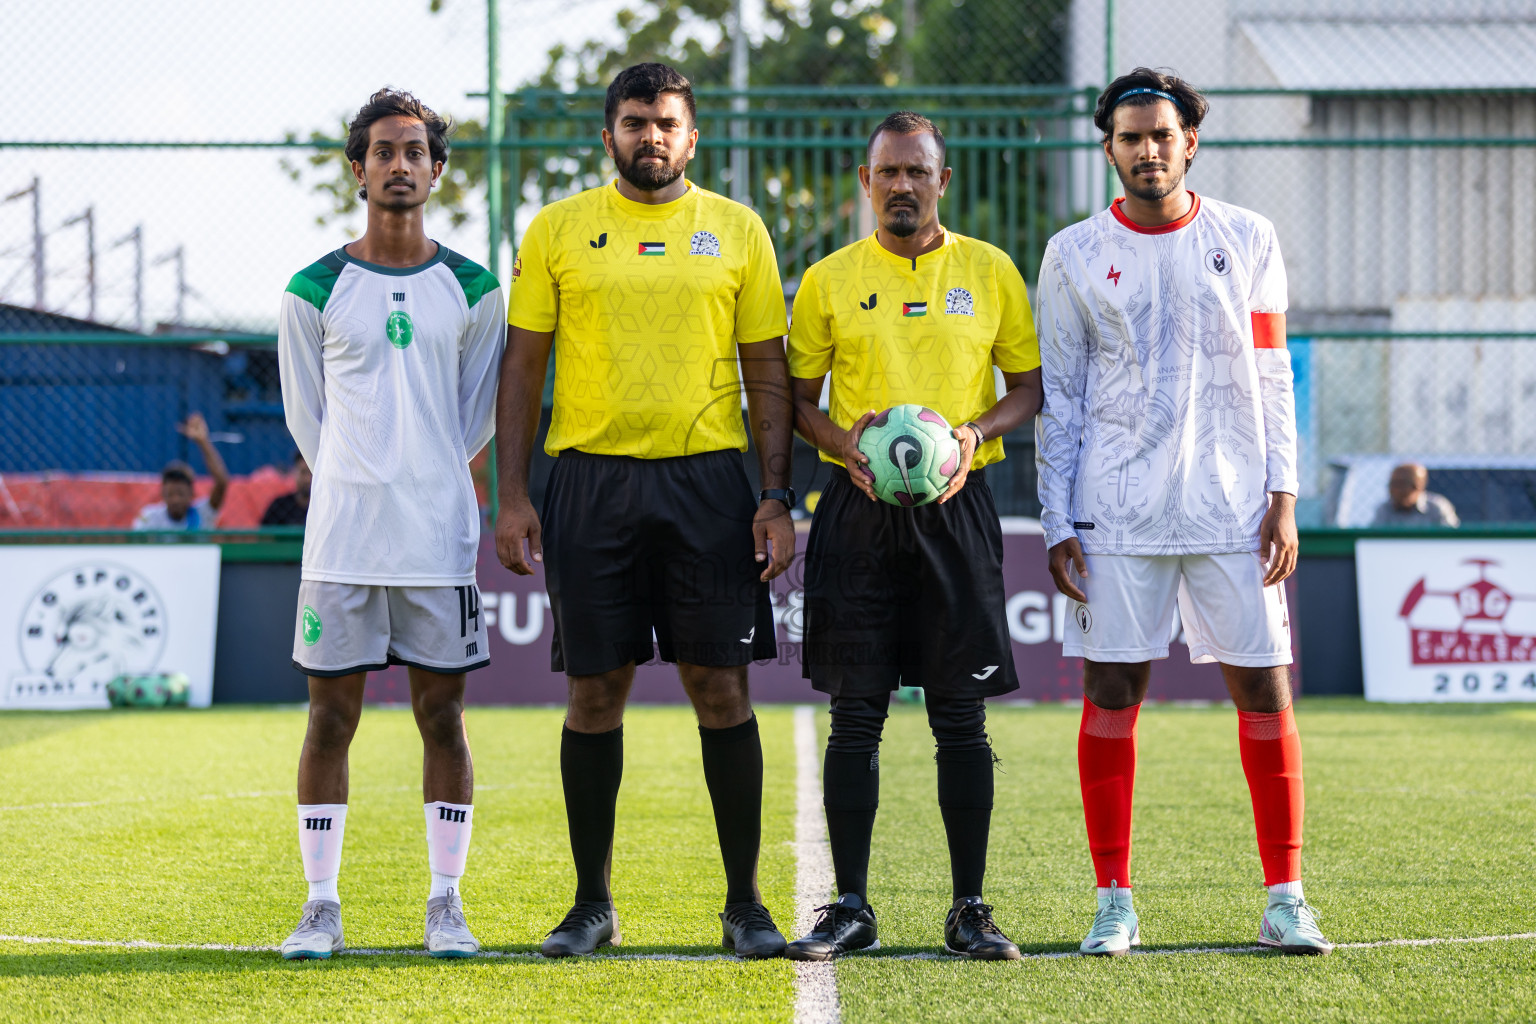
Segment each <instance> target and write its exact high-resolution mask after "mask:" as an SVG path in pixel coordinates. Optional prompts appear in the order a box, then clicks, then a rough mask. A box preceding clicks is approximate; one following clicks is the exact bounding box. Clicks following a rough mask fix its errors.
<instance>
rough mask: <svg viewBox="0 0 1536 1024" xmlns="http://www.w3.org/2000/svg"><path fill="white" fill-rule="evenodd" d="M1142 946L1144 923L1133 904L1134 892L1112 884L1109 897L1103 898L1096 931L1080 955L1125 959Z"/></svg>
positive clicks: (1095, 926) (1094, 916)
mask: <svg viewBox="0 0 1536 1024" xmlns="http://www.w3.org/2000/svg"><path fill="white" fill-rule="evenodd" d="M1139 945H1141V922H1140V921H1138V920H1137V918H1136V908H1135V907H1134V906H1133V905H1132V903H1131V890H1129V889H1126V888H1124V887H1122V886H1121V885H1119V884H1118V883H1117V882H1113V881H1112V882H1110V883H1109V895H1108V896H1101V897H1099V910H1098V913H1096V914H1094V915H1093V927H1092V928H1090V929H1089V930H1088V937H1087V938H1085V939H1083V944H1082V945H1081V946H1078V947H1077V951H1078V952H1079V953H1082V954H1083V955H1084V956H1124V955H1125V954H1127V953H1129V952H1130V951H1131V947H1132V946H1139Z"/></svg>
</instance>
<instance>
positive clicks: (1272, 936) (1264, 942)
mask: <svg viewBox="0 0 1536 1024" xmlns="http://www.w3.org/2000/svg"><path fill="white" fill-rule="evenodd" d="M1317 918H1318V913H1317V911H1316V910H1315V909H1313V907H1312V904H1310V903H1308V902H1307V901H1306V900H1304V899H1302V898H1301V897H1300V896H1271V897H1270V898H1269V906H1267V907H1265V908H1264V916H1263V917H1262V918H1260V919H1259V945H1261V946H1273V947H1275V948H1276V949H1278V950H1280V952H1282V953H1301V954H1311V955H1313V956H1318V955H1326V954H1328V953H1332V952H1333V943H1331V942H1329V941H1328V939H1327V938H1326V937H1325V936H1324V935H1323V933H1322V930H1321V929H1320V928H1318V926H1317Z"/></svg>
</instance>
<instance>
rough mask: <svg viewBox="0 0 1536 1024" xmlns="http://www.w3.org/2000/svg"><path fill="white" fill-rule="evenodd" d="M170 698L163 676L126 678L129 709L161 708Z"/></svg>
mask: <svg viewBox="0 0 1536 1024" xmlns="http://www.w3.org/2000/svg"><path fill="white" fill-rule="evenodd" d="M169 696H170V691H169V689H168V688H167V687H166V685H165V676H163V675H160V674H158V673H156V674H152V675H142V676H130V677H129V678H128V706H129V707H131V708H163V707H165V702H166V700H167V698H168V697H169Z"/></svg>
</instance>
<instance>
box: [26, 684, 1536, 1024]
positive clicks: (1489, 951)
mask: <svg viewBox="0 0 1536 1024" xmlns="http://www.w3.org/2000/svg"><path fill="white" fill-rule="evenodd" d="M818 714H819V725H820V727H821V728H823V729H824V727H825V714H824V712H819V713H818ZM560 718H561V716H560V712H559V711H557V710H548V709H483V708H476V709H471V711H470V712H469V716H468V722H469V732H470V739H471V743H472V744H473V747H474V752H475V765H476V776H477V794H476V799H475V804H476V815H475V819H476V827H475V834H474V839H473V846H472V849H471V853H470V860H469V870H468V874H467V875H466V876H465V880H464V895H465V903H466V908H467V912H468V918H469V922H470V924H471V927H472V928H473V929H474V930H475V932H476V934H477V935H478V936H479V938H480V939H481V942H482V943H483V944H484V946H485V947H486V949H487V950H492V951H498V952H503V953H521V954H528V953H530V952H531V951H532V950H534V949H536V948H537V943H538V942H539V940H540V939H541V938H542V937H543V935H544V933H545V932H546V931H547V930H548V929H549V928H550V927H552V926H553V925H554V924H555V923H556V922H557V921H558V920H559V918H560V916H561V915H562V914H563V913H564V911H565V909H566V908H567V906H568V904H569V899H570V894H571V891H572V888H573V884H574V878H573V873H572V870H571V868H570V864H569V851H568V848H567V845H566V833H565V822H564V811H563V806H562V801H561V794H560V783H559V771H558V747H559V730H560ZM759 718H760V720H761V723H762V733H763V740H764V753H765V762H766V777H767V779H768V782H769V784H768V787H767V793H766V795H765V806H764V842H763V863H762V869H761V881H762V888H763V893H764V897H765V899H766V901H767V903H768V905H769V907H770V908H771V909H772V911H773V912H774V915H775V917H776V919H777V920H778V921H779V923H780V925H781V926H782V927H784V929H785V930H786V931H789V930H790V926H791V923H792V921H793V919H794V914H793V888H794V870H795V866H794V861H793V848H792V846H791V845H790V841H791V840H792V839H793V828H794V801H795V796H794V767H795V766H794V747H793V726H792V713H791V711H790V709H788V708H763V709H759ZM1076 719H1077V713H1076V710H1075V709H1072V708H1066V707H1034V708H1023V707H1007V706H997V707H994V709H993V710H992V712H991V714H990V722H989V725H990V729H991V732H992V735H993V739H994V747H995V749H996V750H997V752H998V753H999V755H1000V756H1001V757H1002V764H1001V772H1002V774H999V775H998V776H997V777H996V782H997V810H996V815H995V819H994V824H993V833H992V848H991V856H990V858H989V865H990V868H989V877H988V892H987V898H988V901H989V902H991V903H993V904H994V906H995V907H996V916H997V920H998V921H999V923H1000V924H1001V925H1002V926H1003V928H1004V929H1005V930H1006V931H1007V932H1008V933H1009V934H1010V935H1011V936H1012V937H1013V938H1014V939H1015V940H1016V941H1018V942H1019V944H1020V945H1021V946H1022V947H1023V948H1024V950H1025V951H1026V952H1065V951H1069V950H1072V949H1075V948H1076V944H1077V942H1078V941H1079V940H1080V939H1081V938H1082V934H1083V933H1084V931H1085V930H1086V929H1087V927H1088V923H1089V921H1090V918H1091V912H1092V907H1093V890H1092V884H1093V877H1092V871H1091V868H1090V865H1089V861H1088V854H1087V849H1086V843H1085V838H1084V835H1083V825H1082V811H1081V806H1080V802H1079V798H1078V792H1077V776H1076V760H1075V744H1076V733H1077V728H1076ZM1297 719H1298V722H1299V724H1300V728H1301V731H1302V740H1303V744H1304V749H1305V755H1306V765H1307V796H1308V808H1307V811H1308V813H1307V846H1306V850H1305V854H1304V865H1305V870H1306V884H1307V897H1308V899H1309V901H1310V902H1312V903H1314V904H1315V905H1316V906H1317V907H1318V908H1319V909H1320V910H1321V912H1322V915H1323V917H1322V924H1323V928H1324V931H1325V932H1326V933H1327V934H1328V935H1329V936H1330V937H1331V938H1332V939H1333V940H1334V941H1335V942H1339V943H1362V942H1379V941H1384V940H1389V939H1399V938H1410V939H1411V938H1431V937H1458V936H1460V937H1470V936H1491V935H1504V934H1514V933H1524V932H1531V931H1536V917H1533V915H1532V913H1531V911H1530V907H1531V906H1532V901H1531V899H1530V898H1529V895H1528V892H1527V890H1528V889H1529V877H1530V869H1531V865H1532V861H1533V857H1536V709H1530V708H1521V707H1514V706H1506V707H1447V708H1424V707H1385V706H1379V705H1365V704H1364V703H1362V702H1359V701H1353V700H1319V699H1315V698H1314V699H1310V700H1306V701H1303V702H1302V704H1301V705H1300V707H1299V708H1298V712H1297ZM303 728H304V714H303V712H302V711H298V710H291V709H272V710H266V709H243V708H235V709H216V710H210V711H180V712H177V711H168V712H113V713H100V714H97V713H90V714H78V713H77V714H57V715H49V714H17V715H0V836H3V844H4V846H3V848H4V851H5V855H4V858H3V866H0V935H10V936H27V937H52V938H69V939H94V940H105V941H110V942H122V941H129V940H144V941H149V942H158V943H166V944H201V943H209V944H228V945H245V946H274V945H276V944H278V943H279V942H281V941H282V939H283V937H284V936H285V935H286V934H287V932H288V930H289V929H290V928H291V927H292V925H293V924H294V922H295V921H296V919H297V913H298V908H299V905H300V904H301V903H302V902H303V899H304V884H303V879H302V875H301V872H300V869H299V866H298V863H297V859H298V858H297V840H296V830H295V822H294V798H293V776H294V770H295V765H296V759H297V754H298V748H299V743H300V740H301V738H302V734H303ZM1140 732H1141V761H1140V766H1139V771H1138V788H1137V806H1136V835H1135V843H1136V845H1135V857H1134V861H1133V871H1134V872H1135V878H1134V882H1135V885H1136V905H1137V910H1138V912H1139V914H1140V915H1141V921H1142V935H1143V941H1144V943H1145V944H1146V947H1147V948H1150V949H1157V948H1165V949H1177V948H1180V947H1206V946H1210V947H1219V946H1248V945H1250V944H1252V942H1253V940H1254V936H1255V934H1256V930H1257V924H1258V918H1259V914H1260V913H1261V911H1262V909H1263V901H1264V895H1263V890H1262V888H1261V886H1260V881H1261V879H1260V877H1259V863H1258V854H1257V851H1256V849H1255V847H1254V842H1253V822H1252V815H1251V811H1250V808H1249V804H1248V797H1247V790H1246V787H1245V785H1244V781H1243V775H1242V769H1241V766H1240V764H1239V761H1238V754H1237V735H1236V721H1235V715H1234V713H1233V712H1232V710H1231V709H1230V708H1221V707H1213V708H1176V707H1148V708H1147V709H1146V710H1145V711H1144V712H1143V714H1142V717H1141V730H1140ZM886 737H887V738H886V744H885V747H884V749H883V751H882V756H881V770H882V793H881V809H880V819H879V822H878V824H877V826H876V832H875V843H874V858H873V863H872V866H871V888H870V899H871V901H872V902H873V904H874V906H875V908H876V910H877V912H878V914H879V917H880V926H881V939H882V945H883V949H882V951H881V952H879V953H876V954H873V955H865V956H859V957H849V958H845V959H844V960H843V961H841V962H840V963H839V964H838V967H837V980H838V990H839V996H840V1000H841V1007H842V1014H843V1019H844V1020H846V1021H850V1022H854V1021H876V1020H880V1021H906V1020H913V1021H916V1020H943V1019H956V1020H959V1019H965V1020H978V1019H979V1020H986V1019H1003V1020H1063V1021H1086V1020H1101V1019H1102V1020H1117V1021H1120V1020H1131V1019H1137V1020H1179V1019H1187V1020H1264V1019H1271V1020H1274V1019H1278V1020H1286V1021H1301V1020H1340V1021H1374V1020H1380V1021H1395V1020H1434V1021H1461V1020H1529V1019H1531V1018H1532V1017H1533V1016H1536V1009H1533V1008H1536V942H1533V941H1531V940H1514V941H1501V942H1488V943H1478V944H1465V945H1434V946H1422V947H1405V946H1392V947H1379V948H1366V949H1340V950H1339V951H1338V952H1336V953H1335V954H1334V955H1333V956H1331V957H1327V958H1305V959H1303V958H1285V957H1279V956H1276V955H1273V954H1268V953H1263V954H1256V953H1250V952H1238V953H1188V952H1177V953H1170V954H1169V955H1161V956H1137V957H1129V958H1120V959H1116V960H1113V961H1108V962H1106V961H1103V960H1097V959H1093V960H1090V959H1084V958H1078V957H1068V958H1056V959H1029V960H1025V961H1023V962H1020V963H1004V964H982V963H966V962H958V961H953V960H933V959H925V960H910V959H900V957H901V956H902V955H903V954H909V953H929V952H932V951H933V950H935V949H936V948H937V947H938V945H939V943H940V940H941V928H942V922H943V915H944V911H945V910H946V909H947V906H948V903H949V872H948V865H947V855H946V852H945V844H944V836H943V830H942V826H941V823H940V819H939V814H938V808H937V806H936V805H935V796H934V765H933V760H932V739H931V737H930V736H929V735H928V733H927V727H926V723H925V721H924V719H923V715H922V713H921V710H920V709H918V708H906V707H903V708H898V709H897V710H896V711H895V712H894V714H893V718H892V720H891V722H890V724H889V726H888V728H887V733H886ZM625 745H626V768H625V777H624V788H623V791H622V794H621V796H620V803H619V826H618V837H617V841H616V844H615V851H614V871H613V877H614V890H615V897H616V901H617V904H618V908H619V914H620V918H621V921H622V924H623V931H624V938H625V942H624V945H623V947H622V948H621V949H620V950H618V951H615V952H618V953H620V954H624V953H628V954H633V953H637V952H646V953H656V954H675V955H684V956H700V955H712V954H719V953H721V952H722V950H721V948H720V946H719V938H720V930H719V924H718V921H717V919H716V917H715V915H716V913H717V912H718V911H719V908H720V902H721V899H722V895H723V887H724V882H723V876H722V871H721V868H720V860H719V853H718V849H717V846H716V842H715V836H714V827H713V823H712V820H711V816H710V813H709V800H708V794H707V792H706V790H705V788H704V783H703V777H702V772H701V770H700V764H699V760H700V759H699V748H698V734H697V731H696V729H695V726H694V722H693V718H692V715H691V713H690V712H689V711H687V710H686V709H676V708H635V709H632V710H631V712H630V715H629V718H628V722H627V725H626V729H625ZM419 779H420V743H419V740H418V739H417V738H416V733H415V727H414V725H413V724H412V721H411V717H410V714H409V712H408V711H406V710H402V709H388V708H369V709H368V710H367V711H366V712H365V714H364V719H363V725H362V727H361V729H360V730H359V733H358V737H357V740H356V743H355V745H354V748H353V756H352V794H351V798H350V802H349V814H348V819H347V836H346V853H345V857H344V860H343V868H342V875H341V886H340V888H341V893H342V899H343V912H344V917H345V921H346V928H347V943H348V946H349V947H352V948H363V947H366V948H373V949H385V950H392V949H398V950H399V951H400V952H399V954H390V955H381V956H360V955H352V956H340V957H337V958H335V959H333V960H331V961H327V962H310V963H285V962H283V961H282V960H281V959H279V958H278V956H277V955H276V954H275V953H273V952H264V951H258V952H246V951H223V950H180V949H156V948H129V947H121V946H97V947H91V946H71V945H63V944H57V943H24V942H20V941H15V940H10V941H6V940H0V1020H56V1019H76V1020H130V1019H132V1020H261V1021H264V1022H273V1024H276V1022H281V1021H289V1020H292V1021H305V1022H309V1021H320V1020H326V1021H330V1020H418V1019H419V1020H426V1019H437V1020H454V1019H466V1020H476V1019H496V1020H550V1021H555V1020H592V1021H597V1020H604V1021H610V1020H611V1021H622V1020H635V1021H642V1020H709V1021H713V1020H748V1021H761V1020H777V1021H785V1022H787V1021H789V1020H790V1019H791V1018H792V1015H793V1007H794V971H793V969H792V967H791V966H790V965H789V964H787V963H785V962H782V961H778V962H766V963H761V962H760V963H739V962H736V961H734V960H724V959H722V960H702V961H701V960H682V961H676V960H633V959H615V958H614V957H613V956H611V955H605V956H599V957H595V958H591V959H588V960H583V961H575V962H573V961H560V962H548V961H543V960H541V959H538V958H536V957H532V956H528V955H523V956H510V957H494V958H492V957H486V958H480V959H476V960H472V961H458V962H443V961H433V960H429V959H427V958H425V957H422V956H419V955H410V954H411V952H412V951H416V950H419V949H420V944H421V923H422V909H423V905H424V901H425V897H426V890H427V882H428V877H427V870H426V851H425V842H424V838H423V833H424V825H423V821H422V814H421V796H420V788H419Z"/></svg>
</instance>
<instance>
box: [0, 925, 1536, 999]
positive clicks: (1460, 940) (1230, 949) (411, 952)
mask: <svg viewBox="0 0 1536 1024" xmlns="http://www.w3.org/2000/svg"><path fill="white" fill-rule="evenodd" d="M817 898H821V897H817ZM1529 939H1536V932H1519V933H1515V934H1511V935H1468V936H1462V937H1456V938H1428V939H1384V940H1382V941H1380V942H1340V943H1337V944H1336V945H1335V946H1334V949H1386V948H1390V947H1394V946H1453V945H1467V944H1472V943H1485V942H1518V941H1522V940H1529ZM0 942H20V943H25V944H27V945H33V946H94V947H103V948H108V949H169V950H191V951H196V950H208V951H211V952H216V953H276V952H277V951H278V947H276V946H238V945H225V944H221V943H216V942H203V943H190V942H149V941H146V940H143V939H127V940H116V939H60V938H53V937H50V936H46V935H0ZM1264 952H1272V950H1270V949H1269V947H1267V946H1170V947H1168V948H1166V949H1137V950H1132V951H1131V954H1130V955H1131V956H1195V955H1201V954H1220V953H1264ZM341 955H343V956H426V955H427V951H426V950H424V949H372V948H367V949H348V950H345V951H344V952H343V954H341ZM851 955H853V956H859V957H864V958H868V959H871V960H959V959H961V958H960V957H955V956H950V955H948V954H947V953H897V954H893V955H889V956H886V955H883V954H880V953H874V952H870V953H855V954H851ZM1080 955H1081V954H1079V953H1076V952H1059V953H1025V954H1024V956H1023V957H1022V959H1024V960H1065V959H1067V958H1070V957H1075V956H1080ZM479 956H480V957H486V958H495V959H509V960H545V959H548V958H547V957H545V956H544V955H543V954H542V953H516V952H504V951H501V950H483V951H482V952H481V953H480V954H479ZM604 960H684V961H711V960H724V961H730V962H733V963H749V962H750V961H745V960H742V959H741V958H739V957H736V956H732V955H731V954H728V953H703V954H697V955H694V954H688V953H609V954H602V953H599V954H595V955H593V956H590V957H585V958H583V960H582V962H583V963H592V962H601V961H604ZM795 966H796V968H800V967H803V966H809V967H813V968H821V967H827V968H830V967H831V966H832V965H831V964H798V963H797V964H796V965H795ZM820 976H821V977H826V978H829V979H831V972H830V971H826V972H823V973H822V974H821V975H820ZM796 988H797V997H796V1000H795V1004H796V1006H795V1012H796V1020H799V1019H801V1018H800V1017H799V1013H800V998H799V996H798V990H799V988H800V986H799V983H798V978H797V984H796ZM833 994H834V997H835V995H836V987H835V985H834V987H833ZM805 1019H807V1020H827V1019H828V1018H826V1017H819V1018H818V1017H814V1016H808V1017H807V1018H805Z"/></svg>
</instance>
